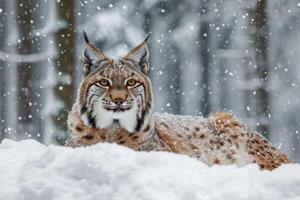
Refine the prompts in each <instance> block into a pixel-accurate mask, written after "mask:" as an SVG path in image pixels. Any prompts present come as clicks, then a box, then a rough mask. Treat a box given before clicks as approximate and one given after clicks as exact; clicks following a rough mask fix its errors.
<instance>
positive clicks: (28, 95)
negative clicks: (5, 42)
mask: <svg viewBox="0 0 300 200" xmlns="http://www.w3.org/2000/svg"><path fill="white" fill-rule="evenodd" d="M32 4H33V2H32V1H27V0H18V1H17V25H18V34H19V44H18V53H19V54H31V53H33V47H32V42H31V41H32V39H31V37H32V35H31V33H32V23H31V20H32V12H33V9H32V6H33V5H32ZM32 68H33V63H31V62H22V63H20V64H18V72H17V76H18V87H17V101H18V107H17V108H18V119H17V120H18V130H19V131H20V133H24V134H31V133H32V132H33V130H32V128H33V127H32V125H33V124H32V123H33V117H37V116H35V115H33V112H34V111H33V110H32V108H31V106H32V105H33V103H34V102H35V100H34V97H33V91H32V86H33V79H32ZM20 137H21V136H20Z"/></svg>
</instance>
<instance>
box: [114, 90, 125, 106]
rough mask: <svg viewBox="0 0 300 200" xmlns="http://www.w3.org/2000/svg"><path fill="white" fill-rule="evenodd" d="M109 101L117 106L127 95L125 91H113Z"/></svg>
mask: <svg viewBox="0 0 300 200" xmlns="http://www.w3.org/2000/svg"><path fill="white" fill-rule="evenodd" d="M110 98H111V100H112V101H113V102H114V103H115V104H117V105H118V106H120V105H122V103H123V102H124V101H125V100H126V99H127V93H126V91H125V90H119V89H113V90H112V91H111V93H110Z"/></svg>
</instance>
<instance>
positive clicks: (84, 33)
mask: <svg viewBox="0 0 300 200" xmlns="http://www.w3.org/2000/svg"><path fill="white" fill-rule="evenodd" d="M83 38H84V40H85V43H90V41H89V38H88V36H87V35H86V32H85V31H83Z"/></svg>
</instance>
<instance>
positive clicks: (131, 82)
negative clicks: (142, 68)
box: [127, 79, 137, 86]
mask: <svg viewBox="0 0 300 200" xmlns="http://www.w3.org/2000/svg"><path fill="white" fill-rule="evenodd" d="M136 83H137V81H136V80H134V79H129V80H128V81H127V86H134V85H135V84H136Z"/></svg>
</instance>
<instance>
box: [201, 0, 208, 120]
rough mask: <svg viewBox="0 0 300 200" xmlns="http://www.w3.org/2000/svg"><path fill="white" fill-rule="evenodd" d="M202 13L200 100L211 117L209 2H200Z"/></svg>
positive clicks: (205, 111)
mask: <svg viewBox="0 0 300 200" xmlns="http://www.w3.org/2000/svg"><path fill="white" fill-rule="evenodd" d="M200 13H201V18H200V20H201V23H200V29H199V43H200V47H199V54H200V56H199V57H200V63H201V67H202V73H201V74H202V77H201V80H200V81H199V82H200V83H201V84H200V90H201V91H203V93H202V94H203V95H202V98H201V99H200V109H201V111H202V115H203V116H205V117H206V116H207V115H209V112H210V97H209V95H210V94H209V93H210V84H209V76H210V73H209V67H210V48H209V36H210V33H209V32H210V31H209V21H208V19H207V17H206V16H207V13H208V1H206V0H201V1H200Z"/></svg>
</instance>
